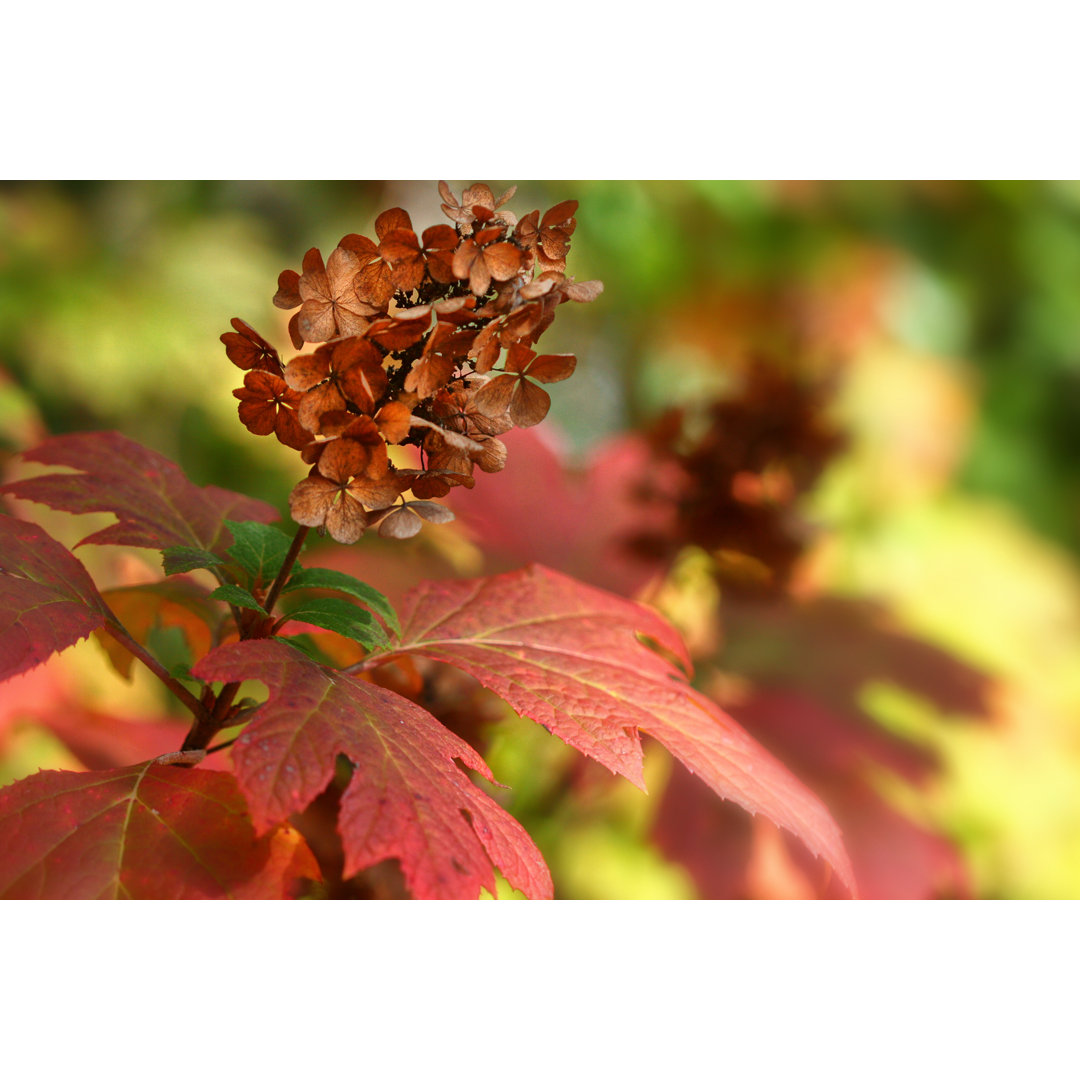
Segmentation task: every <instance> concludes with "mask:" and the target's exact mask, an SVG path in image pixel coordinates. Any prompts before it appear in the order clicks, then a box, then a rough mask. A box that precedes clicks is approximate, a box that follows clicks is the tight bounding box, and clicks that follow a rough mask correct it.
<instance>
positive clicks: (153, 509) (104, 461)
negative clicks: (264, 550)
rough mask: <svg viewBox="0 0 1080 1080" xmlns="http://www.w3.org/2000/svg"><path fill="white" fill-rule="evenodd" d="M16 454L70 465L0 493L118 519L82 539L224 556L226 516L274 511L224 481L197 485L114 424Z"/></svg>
mask: <svg viewBox="0 0 1080 1080" xmlns="http://www.w3.org/2000/svg"><path fill="white" fill-rule="evenodd" d="M22 457H23V459H24V460H25V461H33V462H37V463H39V464H42V465H57V466H66V467H68V468H71V469H75V470H77V471H76V472H71V473H62V474H56V473H54V474H49V475H47V476H36V477H33V478H31V479H28V480H16V481H14V482H13V483H10V484H4V485H3V486H2V487H0V492H3V493H6V494H9V495H14V496H16V497H17V498H20V499H30V500H32V501H33V502H39V503H44V504H45V505H46V506H51V507H52V508H53V509H54V510H66V511H67V512H68V513H70V514H89V513H100V512H103V511H104V512H106V513H110V514H115V515H116V516H117V517H118V518H119V521H118V522H117V523H116V524H115V525H109V526H107V527H106V528H104V529H100V530H98V531H97V532H95V533H93V534H92V535H90V536H87V537H85V538H84V539H83V540H81V541H80V543H83V544H130V545H131V546H132V547H149V548H157V549H159V550H162V549H165V548H170V547H189V548H201V549H204V550H206V551H213V552H215V553H216V554H219V555H224V553H225V549H226V548H227V547H228V546H229V545H230V544H231V543H232V539H231V537H230V534H229V531H228V529H227V528H226V525H225V522H226V519H230V518H231V519H232V520H234V521H240V520H253V521H262V522H270V521H274V520H275V519H276V518H277V517H278V512H277V511H276V510H275V509H274V508H273V507H272V506H270V505H269V504H268V503H264V502H260V501H259V500H257V499H251V498H248V497H247V496H246V495H239V494H237V493H236V492H235V491H226V490H225V489H224V488H219V487H213V486H208V487H198V486H197V485H196V484H193V483H192V482H191V481H190V480H188V478H187V477H186V476H185V475H184V473H183V472H182V471H181V469H180V468H179V466H177V465H174V464H173V463H172V462H171V461H169V460H168V458H165V457H162V456H161V454H158V453H156V452H155V451H153V450H150V449H148V448H147V447H145V446H140V445H139V444H138V443H137V442H133V441H132V440H131V439H126V438H124V436H123V435H119V434H117V433H116V432H114V431H94V432H85V433H78V434H71V435H57V436H55V437H53V438H51V439H46V440H45V442H43V443H41V444H40V445H39V446H37V447H35V448H34V449H33V450H27V451H24V452H23V454H22Z"/></svg>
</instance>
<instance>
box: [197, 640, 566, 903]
mask: <svg viewBox="0 0 1080 1080" xmlns="http://www.w3.org/2000/svg"><path fill="white" fill-rule="evenodd" d="M194 671H195V674H197V676H198V677H199V678H201V679H220V680H224V681H235V680H243V679H258V680H260V681H261V682H264V683H265V684H266V685H267V687H269V690H270V698H269V700H268V701H267V703H266V704H265V705H263V706H262V707H261V708H259V709H258V710H257V711H256V713H255V714H254V716H253V718H252V720H251V722H250V724H249V725H248V726H247V728H245V730H244V732H243V734H242V735H241V736H240V738H239V739H237V741H236V743H235V744H234V746H233V748H232V753H233V762H234V764H235V768H236V775H237V778H238V780H239V782H240V785H241V787H242V789H243V791H244V793H245V795H246V796H247V799H248V803H249V805H250V806H251V812H252V816H253V818H254V819H255V823H256V826H257V827H258V828H259V829H264V828H267V827H269V826H271V825H273V824H274V823H276V822H279V821H282V820H283V819H284V818H286V817H287V816H288V815H290V814H293V813H296V812H298V811H300V810H303V809H304V808H305V807H307V806H308V805H309V804H310V803H311V801H312V800H313V799H314V798H315V796H316V795H318V794H319V793H320V792H321V791H323V789H324V788H325V787H326V786H327V784H328V783H329V782H330V780H331V777H332V776H333V773H334V763H335V759H336V757H337V755H338V754H344V755H345V756H346V757H347V758H348V759H349V760H350V761H351V762H352V763H353V765H354V766H355V772H354V774H353V777H352V780H351V782H350V784H349V786H348V788H347V790H346V792H345V795H344V797H343V799H342V804H341V817H340V821H339V829H340V831H341V835H342V841H343V845H344V850H345V876H346V877H349V876H352V875H353V874H356V873H358V872H359V871H360V870H363V869H364V868H365V867H368V866H373V865H374V864H376V863H378V862H381V861H383V860H384V859H398V860H399V862H400V864H401V869H402V872H403V874H404V876H405V881H406V884H407V885H408V887H409V890H410V892H411V893H412V894H413V896H415V897H417V898H418V899H475V898H476V897H477V896H478V895H479V892H480V889H481V888H485V889H487V890H488V891H490V892H492V893H494V891H495V878H494V874H493V872H492V865H493V864H494V865H495V866H498V867H499V869H500V870H501V871H502V873H503V875H504V876H505V878H506V880H507V881H509V882H510V884H511V885H513V886H514V887H515V888H517V889H520V890H521V891H522V892H524V893H525V894H526V895H528V896H532V897H543V898H549V897H550V896H551V895H552V885H551V878H550V876H549V874H548V871H547V867H546V866H545V865H544V861H543V858H542V856H541V855H540V853H539V851H537V849H536V847H535V845H534V844H533V842H532V840H531V839H530V838H529V836H528V834H527V833H526V832H525V830H524V829H523V828H522V827H521V826H520V825H519V824H518V823H517V822H516V821H515V820H514V819H513V818H512V817H510V815H509V814H507V813H506V811H504V810H503V809H502V808H501V807H500V806H499V805H498V804H497V803H495V802H494V801H493V800H492V799H491V798H490V797H489V796H488V795H486V794H484V792H482V791H481V790H480V789H479V788H477V787H476V786H475V785H474V784H473V783H472V781H471V780H470V779H469V778H468V776H467V775H466V774H465V773H464V772H463V771H462V770H461V769H460V768H459V767H458V765H457V764H456V763H455V760H454V759H458V760H459V761H461V762H462V763H463V764H464V765H465V766H467V767H468V768H470V769H475V770H476V771H477V772H479V773H481V774H482V775H483V776H485V777H486V778H488V779H491V771H490V770H489V769H488V767H487V764H486V763H485V762H484V760H483V758H481V757H480V756H479V754H477V753H476V751H475V750H473V749H472V747H470V746H469V745H468V744H467V743H465V742H463V741H462V740H461V739H459V738H458V737H457V736H456V735H454V734H452V733H451V732H450V731H448V730H447V729H446V728H444V727H443V726H442V725H441V724H440V723H439V722H438V721H437V720H436V719H435V718H434V717H433V716H431V715H430V714H429V713H427V712H425V711H424V710H423V709H421V708H420V707H419V706H417V705H415V704H413V703H412V702H411V701H409V700H408V699H407V698H403V697H400V696H399V695H397V694H395V693H393V692H391V691H389V690H385V689H383V688H382V687H380V686H375V685H373V684H372V683H367V682H363V681H361V680H360V679H356V678H353V677H351V676H349V675H345V674H343V673H341V672H336V671H333V670H331V669H329V668H326V667H323V666H321V665H319V664H316V663H313V662H312V661H310V660H308V659H307V658H306V657H304V656H302V655H301V654H300V653H299V652H297V651H296V650H295V649H292V648H290V647H289V646H288V645H285V644H284V643H283V642H280V641H267V640H264V641H244V642H237V643H234V644H231V645H225V646H223V647H221V648H219V649H216V650H215V651H214V652H212V653H211V654H210V655H209V656H207V657H206V658H204V659H203V660H202V661H200V663H199V664H197V665H196V667H195V669H194Z"/></svg>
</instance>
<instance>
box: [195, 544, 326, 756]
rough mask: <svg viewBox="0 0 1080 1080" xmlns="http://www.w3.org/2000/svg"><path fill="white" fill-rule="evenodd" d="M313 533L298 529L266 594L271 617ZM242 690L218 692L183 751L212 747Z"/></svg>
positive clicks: (261, 629) (253, 630) (236, 686)
mask: <svg viewBox="0 0 1080 1080" xmlns="http://www.w3.org/2000/svg"><path fill="white" fill-rule="evenodd" d="M309 531H310V530H309V529H308V526H307V525H301V526H300V528H299V529H297V530H296V535H295V536H294V537H293V541H292V543H291V544H290V545H289V550H288V551H287V552H286V553H285V560H284V561H283V562H282V564H281V569H280V570H279V571H278V573H277V577H275V578H274V581H273V584H272V585H271V586H270V591H269V592H268V593H267V594H266V600H265V601H263V608H264V610H265V611H266V613H267V614H270V613H271V612H272V611H273V610H274V605H275V604H276V603H277V600H278V597H279V596H280V595H281V590H282V589H283V588H284V587H285V583H286V582H287V581H288V580H289V575H290V574H291V573H292V571H293V567H294V566H295V565H296V560H297V559H298V558H299V556H300V549H301V548H302V547H303V546H304V541H305V540H306V539H307V534H308V532H309ZM269 626H270V623H269V622H268V621H266V620H258V621H257V622H256V624H255V626H254V627H243V628H241V631H240V636H241V638H242V639H249V638H254V637H262V636H266V634H267V632H268V628H269ZM239 690H240V683H238V682H228V683H225V685H224V686H223V687H222V688H221V690H220V691H219V692H218V695H217V700H216V701H215V702H214V705H213V708H212V709H210V711H209V712H208V713H205V712H204V715H203V716H201V717H196V720H195V723H194V724H193V725H192V727H191V730H190V731H189V732H188V734H187V738H186V739H185V740H184V745H183V747H181V749H183V750H205V749H206V748H207V747H208V746H209V745H210V740H211V739H212V738H213V737H214V736H215V735H216V734H217V733H218V732H219V731H220V730H221V729H222V728H223V727H225V725H226V723H227V722H228V719H229V710H230V708H232V703H233V701H234V700H235V698H236V695H237V693H238V692H239Z"/></svg>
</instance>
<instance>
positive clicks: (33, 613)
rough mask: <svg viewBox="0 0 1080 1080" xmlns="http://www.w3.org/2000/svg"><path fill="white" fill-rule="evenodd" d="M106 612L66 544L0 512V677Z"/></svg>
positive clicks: (72, 639) (85, 629) (85, 630)
mask: <svg viewBox="0 0 1080 1080" xmlns="http://www.w3.org/2000/svg"><path fill="white" fill-rule="evenodd" d="M108 614H109V609H108V608H107V607H106V606H105V601H104V600H103V599H102V598H101V594H100V593H99V592H98V591H97V588H96V587H95V586H94V583H93V581H91V579H90V575H89V574H88V573H87V572H86V570H85V568H84V567H83V565H82V563H81V562H79V560H78V559H76V558H75V556H74V555H72V554H71V552H70V551H68V550H67V548H65V547H64V546H63V545H62V544H60V543H58V542H57V541H56V540H54V539H53V538H52V537H51V536H49V534H48V533H46V532H45V531H44V529H41V528H39V527H38V526H37V525H32V524H30V523H29V522H26V521H19V520H17V519H16V518H12V517H7V516H5V515H0V680H2V679H10V678H11V677H12V676H13V675H18V674H19V673H20V672H23V671H27V670H29V669H30V668H32V667H34V666H35V665H37V664H40V663H42V661H44V660H48V658H49V657H50V656H52V654H53V653H57V652H61V651H62V650H64V649H66V648H67V647H68V646H69V645H74V644H75V643H76V642H77V641H79V640H81V639H82V638H84V637H86V636H87V635H88V634H90V633H91V632H92V631H94V630H96V629H98V628H99V627H101V626H103V625H104V624H105V620H106V619H107V618H108Z"/></svg>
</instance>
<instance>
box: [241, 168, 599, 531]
mask: <svg viewBox="0 0 1080 1080" xmlns="http://www.w3.org/2000/svg"><path fill="white" fill-rule="evenodd" d="M515 190H516V189H515V188H511V189H510V190H509V191H507V192H505V193H504V194H503V195H502V196H501V197H500V198H498V199H496V198H495V197H494V195H493V194H492V191H491V189H490V188H489V187H488V186H487V185H486V184H474V185H473V186H472V187H469V188H466V189H465V191H464V192H462V195H461V199H460V201H459V200H458V199H456V198H455V197H454V195H453V193H452V192H451V191H450V188H449V187H448V186H447V185H446V184H445V183H443V182H440V184H439V192H440V194H441V195H442V199H443V206H442V209H443V211H444V213H445V214H446V215H447V217H449V218H450V220H451V221H452V222H453V223H454V224H453V225H452V226H451V225H435V226H432V227H431V228H429V229H425V230H424V232H423V233H422V234H421V235H420V236H419V237H418V236H417V235H416V233H415V231H414V230H413V226H412V221H411V220H410V219H409V215H408V214H407V213H406V212H405V211H404V210H402V209H401V208H400V207H395V208H394V209H392V210H387V211H385V212H384V213H382V214H380V215H379V217H378V218H376V220H375V234H376V236H377V238H378V239H377V241H374V240H370V239H368V237H366V236H359V235H357V234H355V233H351V234H349V235H348V236H346V237H343V238H342V240H341V241H340V243H339V244H338V246H337V247H336V248H334V250H333V251H332V252H331V253H330V256H329V258H328V259H326V260H325V262H324V261H323V257H322V255H321V253H320V252H319V250H318V249H317V248H312V249H311V250H310V251H309V252H308V253H307V254H306V255H305V256H304V260H303V266H302V272H301V273H297V272H296V271H295V270H285V271H283V272H282V273H281V275H280V276H279V278H278V291H277V294H276V295H275V297H274V304H275V305H276V306H277V307H279V308H283V309H284V310H287V311H290V310H292V309H294V308H298V309H299V310H298V311H296V313H295V314H294V315H293V317H292V319H291V320H290V322H289V335H290V337H291V339H292V343H293V345H294V346H295V347H296V348H297V349H303V348H304V347H305V345H314V346H317V347H316V348H314V350H313V351H311V352H305V353H302V354H301V355H299V356H296V357H294V358H293V359H292V360H290V361H289V362H288V363H286V364H283V363H282V362H281V359H280V358H279V356H278V354H277V351H276V350H275V349H274V348H273V347H272V346H271V345H269V344H268V343H267V342H266V341H265V340H263V338H262V337H260V336H259V334H257V333H256V332H255V331H254V330H253V329H252V328H251V327H250V326H248V325H247V323H245V322H243V321H242V320H241V319H233V320H232V325H233V328H234V330H235V332H234V333H227V334H223V335H222V337H221V340H222V341H223V342H224V343H225V351H226V353H227V355H228V357H229V359H230V360H232V362H233V363H234V364H236V365H237V366H238V367H240V368H243V369H244V370H245V371H246V372H247V374H246V375H245V376H244V385H243V387H241V388H240V389H238V390H236V391H234V393H235V395H236V397H237V398H239V399H240V408H239V412H240V419H241V420H242V421H243V423H244V425H245V426H246V427H247V429H248V430H249V431H251V432H254V433H255V434H257V435H269V434H271V433H273V434H274V435H276V436H277V438H278V439H279V440H280V441H281V442H283V443H285V445H287V446H290V447H293V448H294V449H296V450H299V451H300V454H301V457H302V458H303V460H304V461H305V462H306V463H307V464H309V465H310V466H311V471H310V473H309V475H308V476H307V477H306V478H305V479H303V480H301V481H300V483H298V484H297V485H296V487H295V489H294V490H293V492H292V494H291V495H290V497H289V506H290V510H291V512H292V517H293V520H294V521H296V522H297V523H299V524H301V525H308V526H313V527H319V528H323V529H325V530H326V532H328V533H329V534H330V535H331V536H332V537H333V538H334V539H335V540H338V541H340V542H341V543H345V544H351V543H353V542H355V541H356V540H358V539H359V538H360V537H361V536H362V535H363V533H364V531H365V530H366V529H368V528H369V527H372V526H375V525H378V528H379V533H380V535H382V536H391V537H396V538H399V539H400V538H405V537H409V536H413V535H415V534H416V533H417V532H418V531H419V529H420V526H421V519H425V520H428V521H434V522H442V521H448V520H450V519H451V518H452V516H453V515H452V514H451V512H450V511H449V510H448V509H447V508H446V507H445V506H443V505H441V504H439V503H434V502H431V501H430V500H431V499H437V498H440V497H441V496H443V495H445V494H446V493H447V492H448V491H449V490H450V489H451V488H452V487H455V486H459V485H460V486H464V487H470V488H471V487H472V486H473V484H474V483H475V478H474V477H473V470H474V468H475V467H477V466H479V468H480V469H481V470H482V471H484V472H498V471H499V470H500V469H502V468H503V466H504V465H505V464H506V447H505V445H504V444H503V442H502V441H501V440H500V439H499V436H500V435H502V434H504V433H505V432H507V431H509V430H510V429H511V428H513V427H530V426H532V425H533V424H538V423H539V422H540V421H541V420H543V419H544V417H545V416H546V415H547V412H548V408H549V407H550V404H551V400H550V398H549V397H548V394H547V391H545V390H544V389H543V387H542V386H540V385H538V384H540V383H553V382H560V381H561V380H563V379H566V378H569V377H570V375H571V374H573V371H574V367H575V365H576V359H575V358H574V356H572V355H569V354H561V355H550V354H548V355H537V353H536V351H535V350H534V349H533V348H532V346H533V345H535V344H536V342H537V341H538V339H539V338H540V335H541V334H543V332H544V331H545V330H546V329H547V328H548V327H549V326H550V325H551V323H552V321H553V320H554V318H555V309H556V308H557V307H558V306H559V305H560V304H562V303H564V302H565V301H567V300H576V301H580V302H588V301H590V300H594V299H596V297H597V296H599V295H600V293H601V291H602V290H603V285H602V284H601V282H599V281H585V282H575V281H574V280H573V279H572V278H568V277H567V276H566V272H565V271H566V254H567V251H568V250H569V242H570V237H571V235H572V233H573V231H574V227H575V225H576V222H575V220H574V216H573V215H574V212H575V210H576V209H577V205H578V204H577V203H576V202H575V201H573V200H570V201H567V202H562V203H559V204H558V205H557V206H554V207H552V209H550V210H549V211H548V212H547V213H546V214H544V216H543V217H541V216H540V211H539V210H534V211H532V212H531V213H529V214H526V215H525V216H524V217H523V218H521V220H520V221H519V220H518V219H517V218H516V217H515V216H514V215H513V214H512V213H510V212H509V211H508V210H505V209H503V206H504V204H505V203H506V202H507V201H508V200H509V199H510V198H511V196H512V195H513V194H514V192H515ZM390 445H413V446H416V447H418V448H419V450H420V455H421V461H422V464H423V466H424V467H423V468H419V469H405V468H398V467H396V466H395V465H394V464H393V463H392V462H391V461H390V459H389V455H388V453H387V447H388V446H390ZM406 492H411V494H412V496H413V497H412V499H409V500H406V498H405V494H406Z"/></svg>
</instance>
